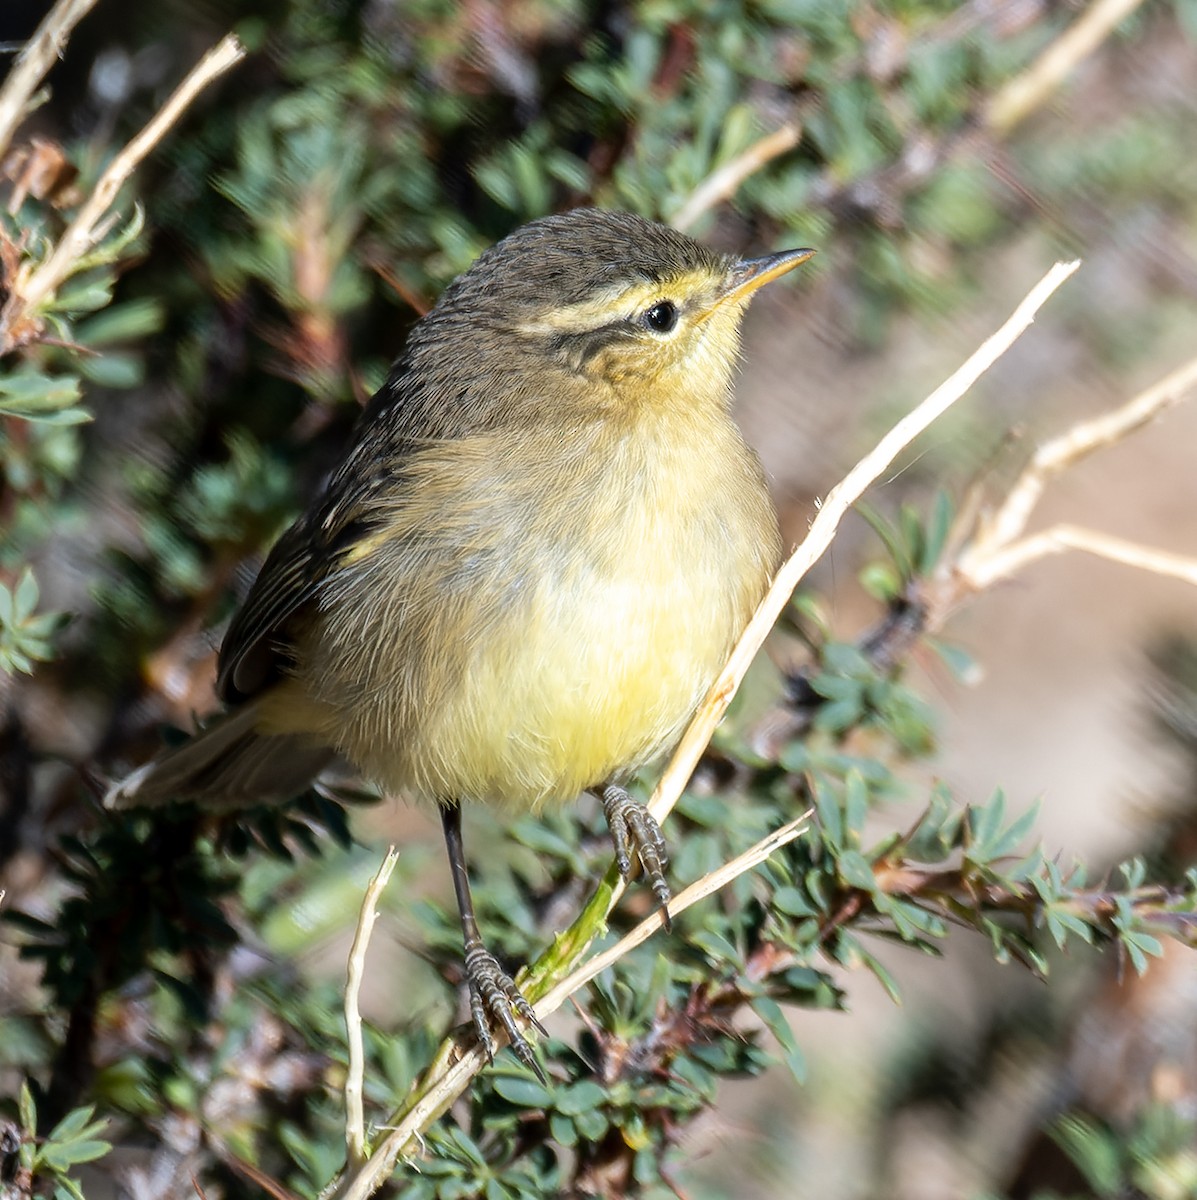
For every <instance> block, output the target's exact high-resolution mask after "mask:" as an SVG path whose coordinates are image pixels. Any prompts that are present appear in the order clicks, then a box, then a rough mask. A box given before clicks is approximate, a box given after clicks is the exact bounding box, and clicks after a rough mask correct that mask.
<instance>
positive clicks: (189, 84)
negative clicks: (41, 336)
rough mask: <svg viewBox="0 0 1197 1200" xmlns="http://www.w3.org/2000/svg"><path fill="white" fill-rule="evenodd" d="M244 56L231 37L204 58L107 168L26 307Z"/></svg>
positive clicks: (53, 285)
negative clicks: (203, 95) (190, 110)
mask: <svg viewBox="0 0 1197 1200" xmlns="http://www.w3.org/2000/svg"><path fill="white" fill-rule="evenodd" d="M244 57H245V47H244V46H242V45H241V43H240V42H239V41H238V40H237V38H236V37H235V36H234V35H233V34H231V33H230V34H229V35H228V36H227V37H225V38H223V39H221V41H219V42H218V43H217V44H216V45H215V46H213V47H212V49H211V50H209V51H208V53H207V54H205V55H204V57H203V58H201V59H200V61H199V62H198V63H197V64H196V65H195V67H194V68H193V69H192V71H191V73H190V74H189V75H188V76H187V78H186V79H184V80H183V82H182V83H181V84H179V86H178V87H177V88H176V89H175V91H174V93H173V94H172V95H171V97H170V99H169V100H167V102H166V103H165V104H164V105H163V106H162V107H161V108H160V109H159V110H158V112H157V113H155V114H154V116H153V118H152V119H151V120H150V122H149V124H148V125H146V127H145V128H144V129H143V130H142V131H141V132H140V133H139V134H137V136H136V137H134V138H133V140H132V141H130V142H129V144H128V145H127V146H125V148H124V149H123V150H121V151H120V153H119V154H117V156H116V157H115V158H114V159H113V160H112V162H111V163H109V164H108V169H107V170H106V171H105V172H104V174H103V175H101V176H100V179H99V182H98V183H97V184H96V186H95V189H94V190H93V191H92V193H91V195H90V196H88V198H87V199H86V200H85V201H84V202H83V204H82V205H81V206H80V208H79V211H78V213H76V214H75V219H74V220H73V221H72V222H71V223H70V225H68V226H67V228H66V230H65V231H64V232H63V235H62V237H61V238H60V239H59V242H58V245H57V246H55V247H54V251H53V253H52V254H51V255H50V257H49V259H48V260H47V261H46V262H44V263H43V264H42V265H41V266H40V267H38V268H37V270H36V271H34V272H33V274H32V275H31V276H30V277H29V279H28V281H27V282H26V283H25V284H24V286H23V287H21V289H20V292H21V303H22V306H23V307H24V308H26V309H30V308H34V307H36V306H37V305H38V304H39V303H40V302H41V301H42V300H44V299H45V298H46V297H47V296H49V295H50V294H51V293H53V292H54V291H56V290H57V288H58V287H59V285H60V284H61V283H62V281H63V280H64V279H65V278H66V277H67V276H68V275H69V274H70V273H71V264H72V263H74V262H75V260H76V259H77V258H79V257H80V256H82V255H83V254H84V253H86V251H87V250H88V249H90V247H91V245H92V242H93V240H94V238H95V232H96V227H97V226H98V225H99V223H100V221H101V219H102V218H103V216H104V214H105V213H106V212H107V211H108V209H109V208H110V207H111V205H112V202H113V200H115V199H116V194H117V192H119V191H120V189H121V185H122V184H123V183H124V182H125V180H126V179H128V178H129V176H130V175H132V174H133V172H134V171H135V170H136V169H137V166H138V164H139V163H140V162H141V160H142V159H143V158H145V156H146V155H147V154H148V153H149V152H150V151H151V150H152V149H153V148H154V147H155V146H156V145H157V144H158V143H159V142H160V141H161V140H162V138H163V137H164V136H165V135H166V132H167V130H169V129H170V127H171V126H172V125H173V124H174V123H175V122H176V121H177V120H178V119H179V117H180V116H181V115H182V114H183V112H184V110H185V109H186V108H187V106H188V105H189V104H190V103H191V102H192V101H193V100H194V99H195V98H196V96H198V95H199V93H200V92H202V91H203V90H204V88H206V87H207V86H208V84H210V83H211V82H212V81H213V80H214V79H216V78H217V77H218V76H220V75H223V74H224V73H225V71H227V70H228V69H229V68H230V67H231V66H233V65H234V64H235V63H237V62H239V61H240V60H241V59H242V58H244ZM10 327H11V318H10Z"/></svg>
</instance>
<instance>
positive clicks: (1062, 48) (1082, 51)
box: [984, 0, 1143, 135]
mask: <svg viewBox="0 0 1197 1200" xmlns="http://www.w3.org/2000/svg"><path fill="white" fill-rule="evenodd" d="M1142 3H1143V0H1096V3H1095V4H1093V5H1092V6H1091V7H1090V8H1087V9H1086V10H1085V12H1084V13H1082V14H1081V16H1080V17H1078V18H1077V19H1076V21H1075V22H1074V23H1073V24H1072V25H1070V26H1069V27H1068V28H1067V29H1066V30H1065V31H1064V33H1062V34H1061V35H1060V36H1059V37H1058V38H1057V39H1056V40H1055V41H1054V42H1052V44H1051V45H1050V46H1048V48H1047V49H1046V50H1044V52H1043V53H1042V54H1040V56H1039V57H1038V58H1037V59H1036V60H1035V61H1034V62H1033V63H1032V64H1031V65H1030V66H1029V67H1028V68H1027V69H1026V70H1025V71H1023V72H1022V73H1021V74H1019V75H1016V76H1015V77H1014V78H1013V79H1012V80H1010V82H1009V83H1007V84H1006V85H1005V86H1004V87H1002V88H999V89H998V91H997V92H995V93H994V95H993V97H992V98H991V99H990V101H989V103H988V104H987V105H986V106H985V113H984V122H985V124H986V125H987V126H988V127H989V128H990V129H991V130H993V132H994V133H997V134H999V135H1002V134H1007V133H1009V132H1010V130H1011V129H1013V128H1014V126H1015V125H1017V124H1018V123H1019V122H1020V121H1022V120H1023V119H1024V118H1025V117H1027V116H1029V115H1030V113H1032V112H1033V111H1034V110H1035V109H1036V108H1038V107H1039V105H1041V104H1042V103H1043V102H1044V101H1045V100H1046V99H1047V97H1048V96H1049V95H1051V93H1052V92H1054V91H1055V90H1056V89H1057V88H1058V87H1059V86H1060V84H1061V83H1063V82H1064V79H1065V77H1066V76H1067V75H1068V74H1069V72H1070V71H1072V69H1073V68H1074V67H1075V66H1076V65H1077V63H1079V62H1080V61H1081V59H1083V58H1088V57H1089V55H1090V54H1092V53H1093V51H1094V50H1096V49H1097V47H1098V46H1100V45H1101V43H1102V42H1103V41H1105V39H1106V38H1107V37H1109V35H1110V34H1111V33H1113V32H1114V30H1115V28H1117V26H1118V25H1119V24H1120V23H1121V22H1122V21H1124V20H1125V19H1126V18H1127V17H1129V16H1130V14H1131V13H1133V12H1134V11H1135V9H1136V8H1138V7H1139V6H1140V5H1141V4H1142Z"/></svg>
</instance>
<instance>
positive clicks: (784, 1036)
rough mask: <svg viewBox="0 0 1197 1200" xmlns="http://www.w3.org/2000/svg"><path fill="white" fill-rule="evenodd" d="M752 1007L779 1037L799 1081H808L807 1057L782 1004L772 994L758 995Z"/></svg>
mask: <svg viewBox="0 0 1197 1200" xmlns="http://www.w3.org/2000/svg"><path fill="white" fill-rule="evenodd" d="M752 1009H753V1011H754V1012H755V1013H756V1015H757V1016H758V1017H760V1019H761V1020H762V1021H763V1022H764V1023H765V1027H766V1028H767V1029H768V1030H769V1032H770V1033H771V1034H772V1035H773V1036H774V1037H775V1038H776V1039H777V1044H778V1045H779V1046H780V1047H781V1052H782V1057H783V1059H784V1061H785V1064H786V1066H787V1067H789V1069H790V1072H791V1074H792V1075H793V1076H794V1078H795V1079H796V1080H797V1081H798V1083H805V1082H806V1059H805V1057H804V1056H803V1054H802V1050H801V1049H800V1048H799V1046H798V1042H797V1039H796V1038H795V1037H794V1031H793V1030H792V1029H791V1028H790V1023H789V1021H787V1020H786V1015H785V1013H784V1012H783V1011H782V1008H781V1005H780V1004H778V1003H777V1001H776V1000H774V999H773V998H772V997H771V996H757V997H755V998H754V999H753V1000H752Z"/></svg>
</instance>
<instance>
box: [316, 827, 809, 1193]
mask: <svg viewBox="0 0 1197 1200" xmlns="http://www.w3.org/2000/svg"><path fill="white" fill-rule="evenodd" d="M809 818H810V813H809V812H805V813H803V814H802V816H800V817H798V818H797V819H796V820H794V821H791V822H789V824H787V825H783V826H782V827H781V828H780V829H777V830H774V832H772V833H770V834H768V835H767V836H766V837H763V838H762V839H761V840H760V841H759V842H757V843H756V845H755V846H752V847H751V848H749V849H748V850H745V851H744V853H743V854H739V855H737V856H736V857H735V858H733V859H732V860H731V861H730V862H726V863H724V864H723V865H722V866H721V867H718V868H716V869H715V870H714V871H712V872H710V874H708V875H704V876H703V877H702V878H701V879H699V880H697V881H696V882H694V883H692V884H691V885H690V886H689V887H688V888H686V889H685V890H684V891H681V892H679V893H678V894H677V896H675V897H674V899H673V900H671V901H670V904H669V909H670V912H671V913H673V914H677V913H680V912H684V911H685V910H686V909H687V908H689V907H690V906H691V905H693V904H697V903H698V901H700V900H703V899H705V898H706V897H707V896H710V895H712V894H713V893H714V892H717V891H718V890H719V889H720V888H722V887H726V886H727V884H729V883H730V882H731V881H732V880H733V879H735V878H737V877H738V876H740V875H743V874H744V872H745V871H751V870H752V868H753V867H756V866H758V865H759V864H760V863H762V862H764V861H765V859H766V858H768V857H769V855H771V854H773V853H775V852H776V851H777V850H779V849H780V848H781V847H782V846H784V845H785V844H786V843H787V842H792V841H793V840H794V839H795V838H796V837H798V836H799V835H800V834H801V833H803V832H804V831H805V829H806V828H807V822H808V820H809ZM661 927H662V915H661V913H660V911H657V912H654V913H653V914H652V915H651V916H648V917H646V918H645V919H644V920H643V921H641V922H640V924H639V925H637V926H636V927H635V928H634V929H632V930H631V931H630V932H628V933H627V934H625V935H624V936H623V937H622V938H620V940H619V941H618V942H616V943H615V945H613V946H611V947H609V948H608V949H606V950H604V951H602V952H601V953H599V954H595V955H592V956H591V957H590V958H589V959H588V960H587V961H586V962H584V963H582V964H581V966H579V967H577V968H576V969H575V970H574V971H572V972H571V973H570V974H569V975H568V976H566V977H565V978H564V979H562V980H561V981H560V982H559V983H558V984H557V985H556V986H555V987H554V988H553V989H552V991H550V992H548V993H546V994H545V995H544V996H542V997H541V998H540V1000H538V1001H537V1003H536V1005H535V1008H536V1015H537V1016H538V1017H542V1018H543V1017H547V1016H548V1015H549V1014H550V1013H554V1012H556V1011H557V1009H559V1008H560V1007H561V1005H562V1004H564V1003H565V1001H566V1000H568V999H569V997H570V996H572V995H573V994H574V993H575V992H577V991H578V990H579V989H581V988H582V987H585V985H586V984H587V983H589V982H590V980H592V979H593V978H594V977H595V976H596V975H598V974H599V973H600V972H602V971H605V970H606V969H607V968H608V967H609V966H611V965H612V964H614V963H616V962H618V961H619V959H621V958H622V957H623V956H624V955H625V954H627V953H628V952H629V951H631V950H633V949H635V947H637V946H639V945H641V944H642V943H643V942H645V941H647V940H648V939H649V938H650V937H651V936H652V935H653V934H654V933H656V932H657V930H658V929H660V928H661ZM495 1033H496V1037H497V1038H498V1039H499V1041H500V1043H501V1044H502V1043H503V1042H504V1038H503V1031H502V1030H496V1031H495ZM485 1062H486V1057H485V1055H484V1054H483V1052H482V1049H481V1048H480V1047H478V1046H474V1047H472V1048H471V1049H469V1050H467V1051H466V1052H465V1053H464V1054H463V1055H462V1056H461V1057H460V1058H459V1059H458V1060H457V1061H456V1062H452V1063H450V1062H448V1061H447V1060H445V1059H444V1058H443V1057H442V1058H439V1059H438V1064H440V1063H443V1064H444V1068H443V1070H442V1072H441V1073H440V1074H439V1075H437V1077H436V1078H435V1080H433V1081H432V1084H431V1086H429V1087H428V1088H427V1090H426V1091H425V1092H424V1093H423V1094H422V1095H421V1096H420V1098H419V1100H418V1101H417V1102H416V1103H415V1104H414V1105H412V1107H411V1108H410V1109H409V1110H408V1111H407V1112H405V1113H404V1114H403V1117H402V1119H401V1120H399V1121H398V1122H396V1123H394V1124H392V1125H391V1126H390V1127H389V1128H388V1130H387V1135H386V1137H385V1138H384V1139H383V1140H382V1142H381V1143H379V1145H378V1147H377V1148H376V1149H375V1151H374V1153H373V1154H372V1155H371V1157H370V1159H369V1160H368V1161H367V1162H366V1163H364V1164H363V1165H362V1166H361V1168H360V1170H359V1172H358V1174H357V1175H356V1176H355V1177H353V1178H350V1179H347V1180H346V1181H344V1182H343V1185H342V1186H341V1187H338V1188H337V1190H336V1191H335V1192H334V1193H333V1194H334V1195H336V1196H338V1197H340V1198H341V1200H368V1197H370V1196H372V1195H373V1194H374V1192H376V1191H377V1190H378V1188H380V1187H381V1186H382V1184H383V1183H384V1182H385V1180H386V1177H387V1176H388V1175H389V1174H390V1173H391V1171H392V1169H393V1168H394V1165H395V1163H396V1162H397V1161H398V1159H399V1156H400V1155H401V1154H403V1152H404V1151H405V1150H406V1149H407V1147H408V1146H409V1145H410V1144H411V1143H412V1142H414V1141H416V1140H417V1139H418V1137H419V1135H420V1133H421V1131H422V1130H424V1129H426V1128H427V1127H428V1125H429V1124H431V1123H432V1122H433V1121H434V1120H436V1118H437V1117H438V1116H439V1115H440V1114H441V1113H443V1112H444V1111H445V1110H446V1109H447V1108H448V1107H449V1105H450V1104H452V1103H453V1102H454V1100H456V1099H457V1097H458V1096H460V1095H461V1094H462V1092H464V1091H465V1089H466V1088H467V1087H469V1084H470V1080H471V1079H473V1077H474V1076H475V1075H476V1074H477V1073H478V1071H480V1070H481V1069H482V1067H483V1066H484V1065H485ZM436 1066H437V1064H434V1067H433V1070H434V1071H435V1070H436ZM351 1169H352V1164H351Z"/></svg>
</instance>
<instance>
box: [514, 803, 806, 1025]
mask: <svg viewBox="0 0 1197 1200" xmlns="http://www.w3.org/2000/svg"><path fill="white" fill-rule="evenodd" d="M811 811H812V810H810V809H807V811H806V812H804V813H803V814H802V816H800V817H797V818H796V819H795V820H793V821H790V822H789V824H787V825H783V826H782V827H781V828H780V829H775V830H774V831H773V832H772V833H770V834H768V835H767V836H766V837H763V838H761V840H760V841H759V842H757V844H756V845H755V846H752V847H750V848H749V849H748V850H745V851H744V853H743V854H739V855H737V856H736V857H735V858H733V859H731V860H729V861H728V862H725V863H724V864H723V865H722V866H719V867H716V868H715V870H713V871H711V872H709V873H708V874H706V875H704V876H703V877H702V878H701V879H696V880H695V881H694V882H693V883H692V884H690V886H689V887H687V888H683V889H682V890H681V891H680V892H678V894H677V895H676V896H674V897H673V899H672V900H670V901H669V914H670V917H675V916H677V914H678V913H681V912H685V911H686V909H688V908H689V907H690V906H691V905H693V904H697V903H698V901H699V900H705V899H706V897H707V896H711V895H713V894H714V893H715V892H717V891H719V889H720V888H723V887H726V886H727V885H728V884H729V883H731V881H732V880H733V879H735V878H737V877H738V876H740V875H743V874H744V872H745V871H750V870H752V868H753V867H755V866H758V865H759V864H760V863H763V862H764V861H765V859H767V858H768V857H769V856H770V855H771V854H774V853H775V852H776V851H778V850H780V849H781V848H782V846H784V845H786V844H787V843H789V842H792V841H793V840H794V839H795V838H797V837H799V836H801V835H802V834H803V833H805V832H806V830H807V828H808V826H809V822H810V816H811ZM664 923H665V917H664V914H663V913H662V912H661V910H660V909H657V910H656V911H655V912H653V913H651V914H650V915H649V916H647V917H645V918H644V920H643V921H641V922H640V924H639V925H637V926H636V927H635V928H634V929H631V930H629V931H628V932H627V933H625V934H624V935H623V937H621V938H620V939H619V941H618V942H616V943H615V944H614V945H613V946H608V947H607V949H606V950H603V951H601V952H600V953H598V954H592V955H591V956H590V957H589V958H588V959H587V960H586V961H585V962H584V963H582V964H581V965H580V966H578V967H577V968H575V969H574V970H573V971H571V972H570V973H569V974H568V975H567V976H566V977H565V978H564V979H562V980H561V982H560V983H558V984H556V986H554V987H553V989H552V990H551V991H549V992H546V993H545V994H544V996H542V997H541V998H540V999H539V1000H538V1001H537V1002H536V1005H535V1008H536V1015H537V1016H538V1017H544V1016H547V1015H548V1014H549V1013H551V1012H556V1010H557V1009H558V1008H560V1007H561V1005H562V1004H564V1003H565V1001H566V1000H567V999H568V998H569V997H570V996H572V995H573V994H574V992H576V991H579V990H580V989H581V988H583V987H585V986H586V984H588V983H589V982H590V981H591V980H592V979H593V978H594V977H595V976H596V975H600V974H602V972H603V971H605V970H606V969H607V968H608V967H611V966H614V965H615V964H616V963H617V962H619V960H620V959H621V958H623V957H624V956H625V955H626V954H628V953H630V952H631V951H632V950H635V949H636V947H637V946H639V945H642V944H643V943H644V942H646V941H648V939H649V938H650V937H652V935H653V934H654V933H656V932H657V930H658V929H661V928H663V927H664Z"/></svg>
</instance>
